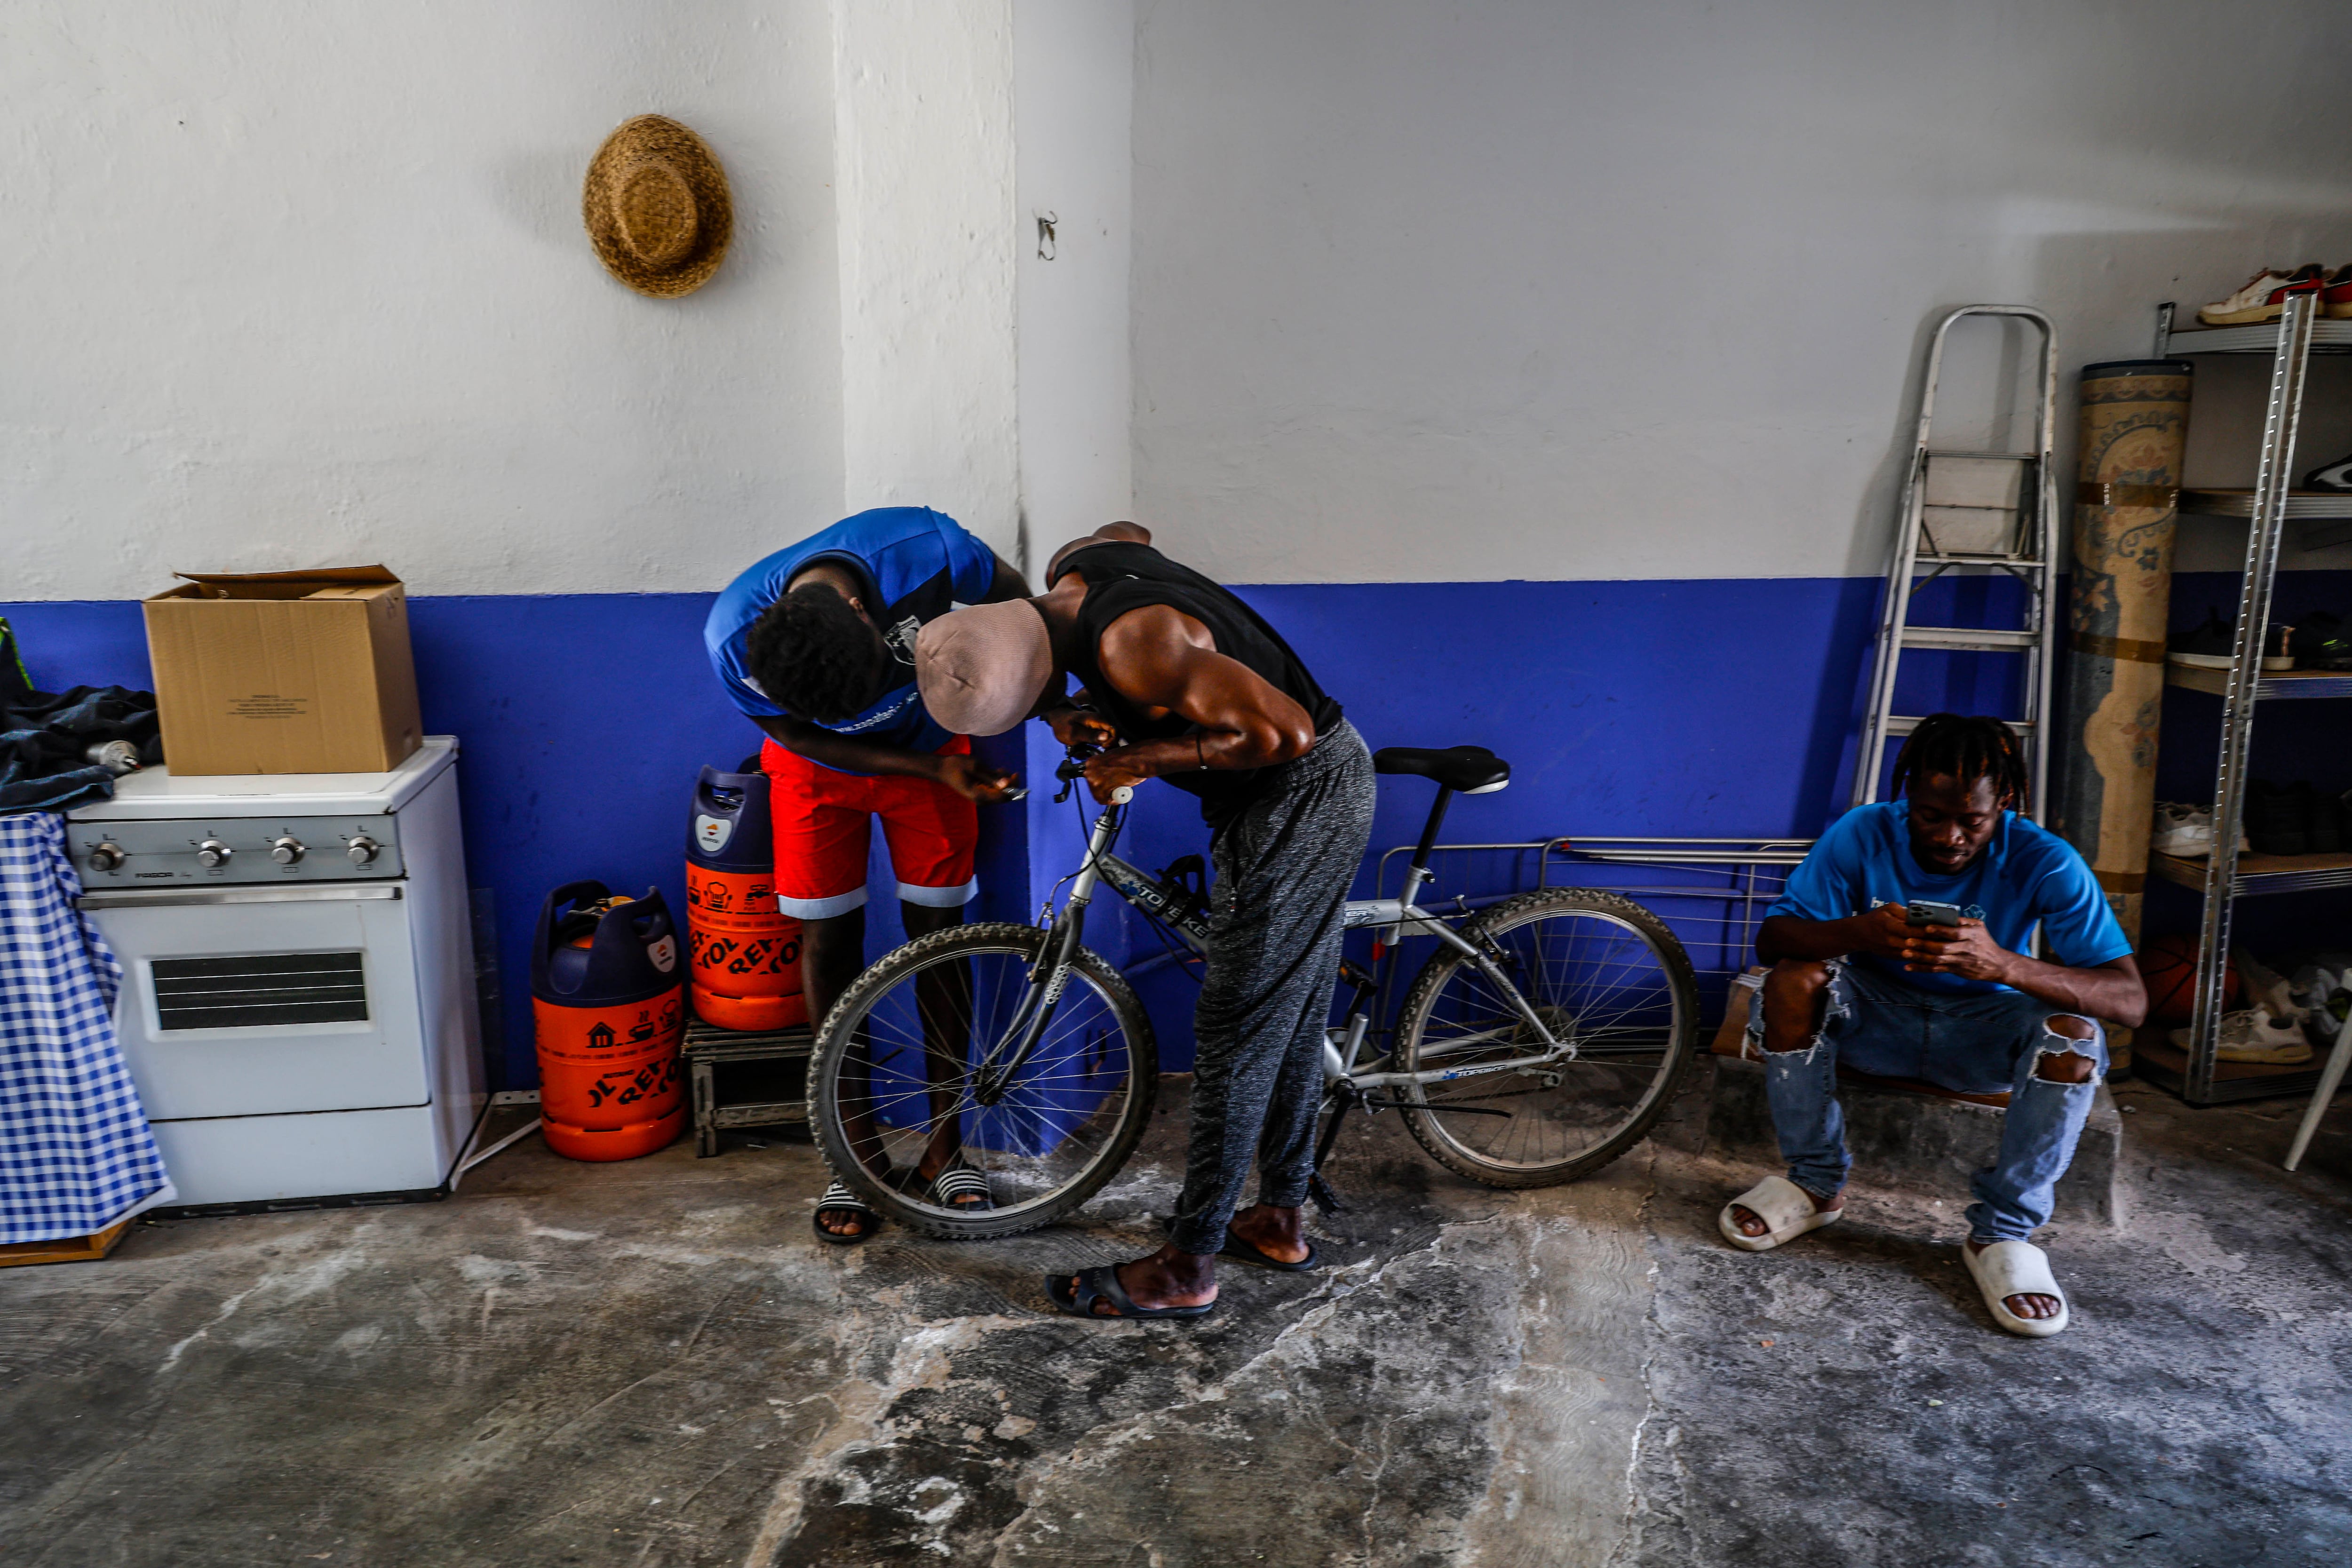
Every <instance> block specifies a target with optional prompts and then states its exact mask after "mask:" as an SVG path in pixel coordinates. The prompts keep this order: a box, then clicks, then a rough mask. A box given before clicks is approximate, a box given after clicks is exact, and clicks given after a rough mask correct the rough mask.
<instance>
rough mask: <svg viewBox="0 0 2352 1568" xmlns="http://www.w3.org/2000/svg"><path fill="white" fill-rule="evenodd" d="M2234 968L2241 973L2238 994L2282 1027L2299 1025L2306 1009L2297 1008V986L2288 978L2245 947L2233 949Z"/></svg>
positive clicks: (2239, 974) (2231, 959)
mask: <svg viewBox="0 0 2352 1568" xmlns="http://www.w3.org/2000/svg"><path fill="white" fill-rule="evenodd" d="M2230 963H2231V967H2232V968H2234V969H2236V970H2237V972H2238V984H2239V986H2240V987H2241V989H2240V992H2239V994H2241V995H2242V996H2244V997H2245V998H2246V1000H2248V1001H2249V1002H2252V1004H2253V1005H2255V1006H2256V1007H2258V1008H2260V1009H2262V1010H2263V1012H2265V1013H2268V1014H2269V1015H2270V1016H2272V1017H2273V1018H2275V1019H2276V1020H2278V1021H2279V1022H2280V1023H2282V1024H2294V1025H2297V1026H2300V1025H2301V1024H2302V1023H2303V1009H2302V1008H2301V1007H2299V1006H2297V1005H2295V1000H2294V986H2292V985H2290V984H2287V979H2286V976H2285V975H2284V974H2281V973H2279V972H2278V971H2277V970H2275V969H2273V968H2272V967H2271V966H2270V965H2269V964H2267V963H2263V961H2262V960H2261V959H2259V958H2256V957H2255V956H2254V955H2253V954H2252V953H2251V952H2247V951H2246V950H2245V949H2244V948H2242V947H2233V948H2231V950H2230Z"/></svg>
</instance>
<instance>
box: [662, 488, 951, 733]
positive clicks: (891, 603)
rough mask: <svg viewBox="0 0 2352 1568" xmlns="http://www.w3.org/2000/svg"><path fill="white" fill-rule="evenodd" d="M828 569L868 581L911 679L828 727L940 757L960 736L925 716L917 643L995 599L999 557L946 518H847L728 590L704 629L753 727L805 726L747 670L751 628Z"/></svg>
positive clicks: (868, 601)
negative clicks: (804, 578) (822, 565)
mask: <svg viewBox="0 0 2352 1568" xmlns="http://www.w3.org/2000/svg"><path fill="white" fill-rule="evenodd" d="M820 561H823V562H827V563H835V564H839V565H843V566H846V567H847V568H849V570H850V572H851V574H853V575H855V576H856V577H857V578H858V579H859V580H860V581H861V582H862V584H864V592H862V593H861V594H860V595H858V597H859V600H860V602H861V603H863V604H864V605H865V606H866V614H867V615H868V616H871V617H872V619H873V621H874V624H875V626H877V627H879V628H880V629H881V632H882V636H883V638H884V640H885V641H887V642H888V643H889V645H890V647H891V651H892V652H894V653H895V654H897V655H898V669H899V673H900V674H902V675H903V676H905V678H906V679H905V681H904V683H903V684H901V685H899V686H897V687H894V688H892V689H890V690H889V691H887V692H885V693H884V694H883V696H882V698H881V700H879V701H877V702H876V703H875V704H874V706H872V707H871V708H868V709H867V710H866V711H865V712H863V713H860V714H858V715H857V716H856V717H855V718H852V719H845V720H844V721H841V722H840V723H838V724H823V725H820V726H819V727H820V728H822V729H826V730H831V731H834V732H835V733H836V734H842V735H848V736H851V737H853V738H855V739H856V740H860V741H876V742H881V743H883V744H885V745H891V746H904V747H906V748H907V749H908V751H915V752H936V751H938V750H939V749H940V747H941V746H944V745H946V744H947V743H948V742H949V741H950V739H951V738H952V737H950V735H949V733H948V731H946V730H944V729H942V728H941V727H940V725H939V724H938V723H937V722H936V721H934V720H933V719H932V718H931V716H930V714H929V712H927V711H925V710H924V708H923V700H922V697H921V694H920V693H919V692H918V691H917V690H916V689H915V662H914V661H915V634H916V633H917V632H918V631H919V630H921V629H922V627H923V626H924V625H925V624H926V623H928V622H930V621H934V620H937V619H938V618H939V617H940V616H944V615H946V614H947V613H948V612H949V611H950V610H951V609H953V608H955V607H956V605H959V604H964V605H977V604H979V603H980V602H981V601H982V599H984V598H986V597H987V596H988V590H989V586H990V584H992V583H993V582H994V581H995V579H996V556H995V553H994V552H992V551H991V550H990V549H989V548H988V546H987V545H985V544H982V542H980V541H979V540H977V539H974V538H973V537H972V536H971V534H969V533H967V532H965V531H964V529H963V525H962V524H961V523H959V522H957V521H956V520H955V519H953V518H951V517H949V516H947V515H945V514H944V513H941V512H936V511H933V510H930V509H929V508H928V507H919V506H892V507H877V508H876V509H875V510H872V511H861V512H859V513H858V514H857V515H856V516H855V517H845V518H844V519H842V520H841V521H839V522H836V523H835V524H834V525H833V526H832V527H831V528H828V529H825V530H824V531H821V532H818V533H813V534H811V535H809V537H808V538H806V539H803V540H802V541H801V542H799V543H798V544H790V545H786V546H785V547H784V548H783V549H782V550H779V551H777V552H775V553H774V554H773V555H771V556H769V557H768V558H767V559H766V560H764V561H762V562H761V563H759V564H757V565H756V566H753V567H752V568H751V570H750V571H748V572H746V573H744V574H742V575H741V576H740V577H738V578H736V579H735V581H734V582H732V583H730V584H728V585H727V590H726V592H724V593H722V594H720V595H719V602H718V603H717V604H715V605H711V606H710V618H709V620H708V621H706V622H704V623H703V626H702V642H703V646H704V647H706V648H708V649H709V652H710V666H711V668H713V669H716V670H717V671H718V672H719V681H720V682H721V684H723V685H724V686H725V687H726V688H727V695H728V696H730V697H731V698H733V699H734V700H735V706H736V707H738V708H740V709H741V710H743V711H744V712H745V713H747V714H749V715H751V717H752V718H755V719H772V718H801V717H803V716H802V715H800V714H787V713H786V712H785V711H784V710H783V709H782V707H780V706H778V705H777V704H776V703H775V702H773V701H771V700H769V697H768V694H767V693H766V692H764V691H762V690H761V689H760V684H759V682H758V681H756V680H754V679H751V667H750V666H749V665H748V664H747V663H745V662H744V646H745V644H746V643H747V642H748V641H749V640H750V638H751V623H752V622H753V621H756V620H758V619H759V618H760V616H761V612H762V611H764V610H766V609H767V607H768V606H769V605H772V604H774V603H775V602H776V601H777V600H778V599H781V598H782V597H783V596H784V588H785V586H786V585H787V584H790V583H791V582H792V580H793V574H796V573H798V572H800V571H802V570H803V568H805V567H808V566H811V565H814V563H817V562H820ZM807 722H809V723H816V722H817V721H815V720H813V719H812V720H807Z"/></svg>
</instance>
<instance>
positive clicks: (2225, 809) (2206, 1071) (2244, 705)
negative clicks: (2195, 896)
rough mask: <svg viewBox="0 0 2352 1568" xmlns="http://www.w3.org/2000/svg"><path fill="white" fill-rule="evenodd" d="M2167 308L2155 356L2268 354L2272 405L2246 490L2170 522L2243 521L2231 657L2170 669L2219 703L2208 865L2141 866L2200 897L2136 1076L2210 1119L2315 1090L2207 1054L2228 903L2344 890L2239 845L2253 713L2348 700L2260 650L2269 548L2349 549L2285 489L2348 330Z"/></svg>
mask: <svg viewBox="0 0 2352 1568" xmlns="http://www.w3.org/2000/svg"><path fill="white" fill-rule="evenodd" d="M2172 313H2173V307H2172V306H2171V305H2169V304H2165V305H2162V306H2159V307H2158V310H2157V322H2156V355H2155V357H2157V358H2158V359H2170V358H2173V357H2176V356H2179V355H2183V354H2211V353H2229V354H2267V355H2269V356H2270V359H2271V382H2270V396H2269V400H2268V402H2267V404H2266V405H2265V406H2264V409H2263V434H2262V452H2261V458H2260V461H2259V463H2258V465H2257V467H2256V469H2255V474H2254V485H2253V488H2252V489H2250V490H2221V489H2196V490H2183V491H2182V492H2181V496H2180V510H2182V511H2184V512H2192V513H2198V514H2201V515H2205V516H2210V517H2240V518H2244V519H2246V520H2247V523H2248V526H2247V529H2246V563H2245V566H2244V569H2243V574H2242V577H2241V578H2240V580H2239V592H2238V618H2237V643H2236V647H2234V648H2233V649H2232V650H2231V663H2230V667H2229V668H2227V669H2211V668H2191V667H2188V666H2183V665H2178V664H2168V665H2167V667H2166V674H2165V679H2166V680H2167V682H2168V684H2170V685H2173V686H2180V687H2186V688H2189V689H2191V690H2197V691H2205V692H2210V693H2211V694H2212V695H2214V696H2217V697H2219V698H2220V699H2221V763H2220V767H2219V769H2218V770H2217V773H2216V776H2215V779H2214V784H2213V823H2214V831H2213V853H2212V854H2211V855H2210V856H2206V857H2203V858H2195V859H2191V858H2183V857H2180V856H2174V855H2151V856H2150V857H2149V859H2148V869H2149V871H2150V872H2151V873H2153V874H2154V875H2156V876H2158V877H2160V878H2163V879H2166V880H2168V881H2172V882H2178V883H2179V884H2181V885H2182V886H2184V887H2188V888H2191V889H2195V890H2196V891H2197V892H2199V893H2200V894H2202V895H2203V898H2204V911H2203V916H2202V919H2201V921H2200V930H2199V952H2198V965H2197V984H2196V993H2195V995H2196V1011H2195V1015H2194V1017H2193V1020H2192V1022H2191V1025H2190V1036H2189V1049H2188V1050H2187V1051H2185V1052H2183V1051H2180V1050H2179V1049H2177V1048H2176V1047H2173V1046H2172V1045H2171V1043H2170V1042H2169V1041H2168V1040H2162V1041H2158V1042H2151V1043H2146V1044H2142V1043H2137V1042H2136V1043H2135V1046H2134V1049H2133V1056H2134V1059H2135V1063H2136V1066H2137V1070H2138V1071H2139V1072H2140V1074H2141V1075H2142V1076H2143V1077H2146V1078H2147V1079H2150V1080H2152V1081H2153V1082H2155V1083H2157V1084H2158V1085H2159V1086H2160V1087H2162V1088H2164V1089H2169V1090H2171V1091H2172V1092H2173V1093H2175V1094H2178V1095H2179V1096H2180V1097H2181V1098H2182V1099H2183V1100H2187V1101H2189V1103H2190V1104H2191V1105H2216V1104H2221V1103H2224V1102H2226V1101H2231V1100H2252V1099H2258V1098H2263V1097H2266V1096H2270V1095H2280V1094H2294V1093H2299V1092H2303V1091H2306V1090H2308V1089H2311V1088H2313V1087H2314V1086H2315V1084H2317V1082H2318V1080H2319V1068H2318V1064H2317V1063H2316V1062H2314V1063H2313V1064H2312V1065H2311V1066H2309V1067H2301V1066H2296V1067H2272V1066H2259V1065H2255V1064H2250V1063H2249V1064H2241V1063H2235V1062H2221V1061H2218V1060H2217V1059H2216V1058H2215V1055H2214V1047H2215V1044H2216V1040H2217V1036H2218V1034H2219V1032H2220V1028H2221V999H2222V996H2223V994H2224V993H2223V986H2224V984H2225V981H2226V978H2227V975H2228V963H2229V953H2230V922H2231V913H2232V910H2233V909H2234V906H2235V904H2236V901H2237V900H2240V899H2244V898H2254V897H2259V896H2261V895H2263V894H2265V893H2289V892H2302V891H2305V890H2309V889H2321V888H2352V855H2256V854H2252V853H2246V854H2241V853H2240V852H2239V850H2238V833H2239V828H2240V826H2241V824H2242V821H2243V819H2244V816H2245V795H2246V758H2247V749H2248V746H2249V743H2250V742H2252V738H2253V730H2254V715H2255V713H2256V711H2257V710H2259V709H2260V708H2261V707H2262V705H2263V703H2265V702H2271V701H2279V700H2293V699H2313V698H2347V697H2352V676H2341V675H2325V674H2308V675H2306V674H2296V675H2264V674H2263V671H2262V658H2261V654H2262V648H2263V643H2264V640H2265V637H2266V636H2267V633H2268V631H2269V626H2270V618H2271V615H2270V612H2271V582H2272V578H2273V575H2274V574H2276V572H2277V570H2278V554H2279V543H2280V539H2281V536H2282V535H2283V534H2284V531H2285V529H2286V524H2287V522H2288V521H2290V520H2294V521H2302V522H2304V523H2305V524H2306V539H2307V540H2309V542H2314V543H2325V542H2337V541H2339V540H2341V539H2344V538H2352V531H2344V532H2338V533H2336V535H2335V538H2333V539H2329V538H2326V537H2324V536H2323V537H2321V538H2318V539H2311V538H2310V534H2311V532H2312V530H2311V529H2310V528H2309V526H2308V525H2310V524H2320V525H2323V526H2324V525H2326V524H2327V523H2330V522H2347V523H2352V496H2326V495H2311V494H2303V495H2297V494H2295V493H2294V492H2292V491H2291V490H2290V489H2289V488H2288V486H2289V483H2290V477H2291V474H2292V471H2293V468H2294V439H2295V429H2296V426H2297V425H2298V423H2299V422H2300V420H2301V417H2302V413H2303V393H2304V374H2305V367H2306V366H2307V365H2308V364H2309V363H2310V360H2311V356H2312V355H2313V354H2315V353H2317V354H2331V353H2332V354H2343V353H2352V321H2326V320H2322V319H2321V318H2320V317H2319V314H2318V301H2317V300H2315V299H2312V298H2310V297H2298V298H2295V299H2293V300H2289V301H2288V302H2287V306H2286V311H2285V314H2284V315H2283V316H2282V317H2281V318H2280V319H2279V320H2278V321H2276V322H2264V323H2263V324H2261V325H2258V326H2250V327H2214V328H2208V329H2205V330H2202V331H2178V332H2176V331H2173V328H2172Z"/></svg>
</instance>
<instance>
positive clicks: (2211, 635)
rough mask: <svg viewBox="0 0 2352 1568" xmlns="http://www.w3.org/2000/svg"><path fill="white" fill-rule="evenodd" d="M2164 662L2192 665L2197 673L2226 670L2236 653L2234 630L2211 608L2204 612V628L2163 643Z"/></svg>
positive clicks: (2167, 639)
mask: <svg viewBox="0 0 2352 1568" xmlns="http://www.w3.org/2000/svg"><path fill="white" fill-rule="evenodd" d="M2164 647H2165V658H2168V659H2170V660H2171V661H2172V662H2173V663H2175V664H2186V665H2193V666H2195V667H2196V668H2199V669H2227V668H2230V661H2231V657H2232V656H2233V655H2234V654H2235V653H2236V652H2237V647H2238V635H2237V631H2236V628H2235V627H2234V626H2232V625H2231V623H2230V622H2228V621H2225V620H2223V619H2222V618H2221V611H2219V610H2217V609H2214V608H2212V607H2210V605H2209V606H2208V607H2207V608H2206V611H2205V624H2204V625H2203V626H2199V627H2197V628H2196V629H2194V630H2193V631H2185V632H2175V633H2173V634H2172V635H2171V636H2170V637H2167V638H2165V639H2164Z"/></svg>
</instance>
